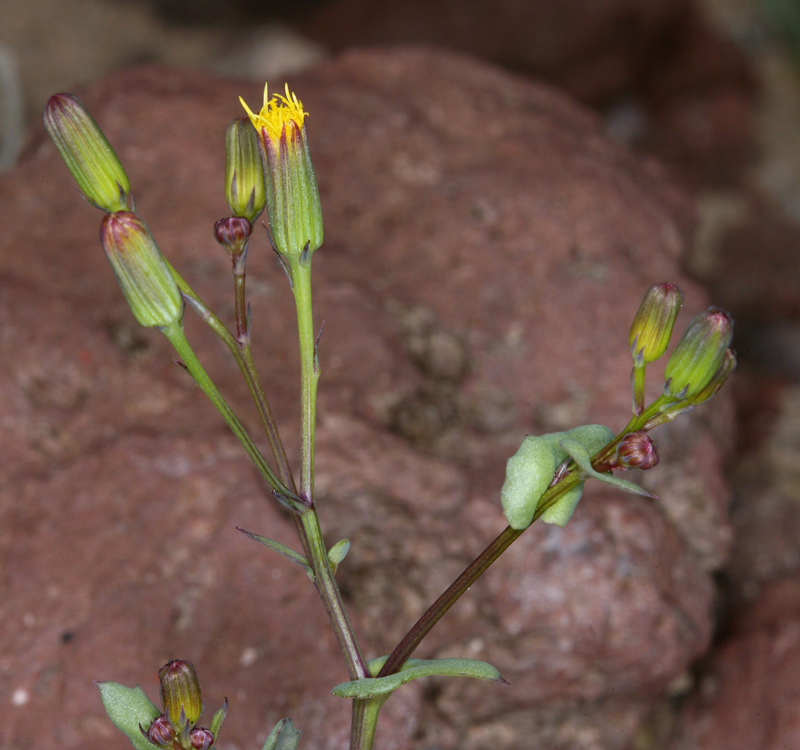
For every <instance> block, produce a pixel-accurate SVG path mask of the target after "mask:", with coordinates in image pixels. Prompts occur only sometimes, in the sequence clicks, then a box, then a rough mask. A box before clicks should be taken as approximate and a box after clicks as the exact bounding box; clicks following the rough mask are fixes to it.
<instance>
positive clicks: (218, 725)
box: [209, 698, 228, 743]
mask: <svg viewBox="0 0 800 750" xmlns="http://www.w3.org/2000/svg"><path fill="white" fill-rule="evenodd" d="M227 715H228V699H227V698H226V699H225V702H224V703H223V704H222V708H220V709H219V711H217V713H215V714H214V717H213V718H212V719H211V726H210V727H209V730H210V731H211V734H213V735H214V743H216V741H217V740H218V739H219V731H220V729H222V722H223V721H225V717H226V716H227Z"/></svg>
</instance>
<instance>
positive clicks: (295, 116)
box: [239, 83, 308, 141]
mask: <svg viewBox="0 0 800 750" xmlns="http://www.w3.org/2000/svg"><path fill="white" fill-rule="evenodd" d="M239 101H240V102H241V103H242V106H243V107H244V109H245V112H247V116H248V117H249V118H250V122H252V123H253V127H254V128H255V129H256V130H258V131H259V132H260V131H261V130H262V129H264V130H266V132H267V135H268V136H269V137H270V138H271V139H272V140H274V141H277V140H280V137H281V133H282V132H283V127H284V125H286V124H287V123H289V122H294V123H295V124H296V125H297V127H298V128H302V127H303V122H304V121H305V118H306V117H307V116H308V112H305V111H303V105H302V103H301V102H300V101H299V100H298V98H297V95H296V94H294V93H292V92H290V91H289V84H288V83H287V84H286V96H282V95H281V94H273V96H272V98H271V99H270V97H269V93H268V90H267V86H266V85H265V86H264V106H263V107H261V111H260V112H259V113H258V114H255V113H254V112H253V111H252V110H251V109H250V107H248V106H247V104H246V103H245V101H244V99H242V97H241V96H240V97H239Z"/></svg>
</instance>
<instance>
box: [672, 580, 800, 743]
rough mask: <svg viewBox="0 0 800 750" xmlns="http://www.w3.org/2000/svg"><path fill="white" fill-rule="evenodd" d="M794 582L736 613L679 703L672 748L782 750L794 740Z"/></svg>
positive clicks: (799, 635) (798, 703)
mask: <svg viewBox="0 0 800 750" xmlns="http://www.w3.org/2000/svg"><path fill="white" fill-rule="evenodd" d="M798 673H800V577H797V576H796V575H795V576H794V577H793V578H786V579H784V580H781V581H777V582H775V583H773V584H772V585H771V586H769V587H768V588H767V589H766V590H765V591H764V593H763V594H762V595H761V597H759V599H758V600H757V601H755V602H753V604H752V605H751V606H750V607H748V608H746V609H744V610H743V611H741V612H740V613H739V614H738V615H737V617H736V618H735V619H734V621H733V623H732V625H731V632H730V634H729V635H728V637H727V638H726V639H725V640H724V642H723V643H721V644H720V646H719V647H718V649H717V650H716V653H715V655H714V656H713V658H712V659H711V661H710V664H709V665H708V668H707V669H706V670H705V673H704V676H703V678H702V681H701V683H700V686H699V690H698V693H697V695H696V696H695V697H694V699H693V700H692V701H691V702H690V703H689V704H688V705H687V706H686V708H685V712H684V717H683V727H682V732H681V736H680V737H679V739H678V740H676V742H675V743H674V744H673V745H672V747H673V748H674V750H684V749H685V750H689V749H690V748H698V747H702V748H704V749H705V750H722V748H724V749H725V750H748V749H749V748H754V747H758V748H763V750H783V748H790V747H797V746H798V741H800V682H798V679H797V675H798Z"/></svg>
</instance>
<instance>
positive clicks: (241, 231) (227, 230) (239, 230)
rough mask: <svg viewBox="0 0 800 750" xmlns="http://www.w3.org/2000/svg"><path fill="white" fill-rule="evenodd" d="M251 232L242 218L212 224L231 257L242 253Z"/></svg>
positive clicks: (231, 217)
mask: <svg viewBox="0 0 800 750" xmlns="http://www.w3.org/2000/svg"><path fill="white" fill-rule="evenodd" d="M248 127H249V126H248ZM252 231H253V227H252V225H251V224H250V222H249V221H248V220H247V219H245V218H244V217H243V216H229V217H228V218H227V219H220V220H219V221H218V222H217V223H216V224H214V237H215V238H216V240H217V242H219V244H220V245H222V247H224V248H225V249H226V250H227V251H228V252H229V253H230V254H231V255H240V254H241V253H242V252H243V251H244V245H245V243H246V242H247V240H248V239H250V235H251V233H252Z"/></svg>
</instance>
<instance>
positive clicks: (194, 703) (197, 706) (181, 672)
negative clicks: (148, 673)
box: [158, 660, 203, 727]
mask: <svg viewBox="0 0 800 750" xmlns="http://www.w3.org/2000/svg"><path fill="white" fill-rule="evenodd" d="M158 679H159V680H161V703H162V704H163V706H164V711H166V713H167V714H169V718H170V719H171V720H172V723H173V724H174V725H175V726H177V727H182V726H183V725H184V724H188V726H194V725H195V724H196V723H197V720H198V719H199V718H200V715H201V714H202V713H203V698H202V696H201V695H200V683H199V681H198V680H197V672H195V670H194V666H193V665H192V663H191V662H188V661H181V660H173V661H171V662H168V663H167V664H165V665H164V666H163V667H161V669H159V670H158ZM182 719H183V721H182Z"/></svg>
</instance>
